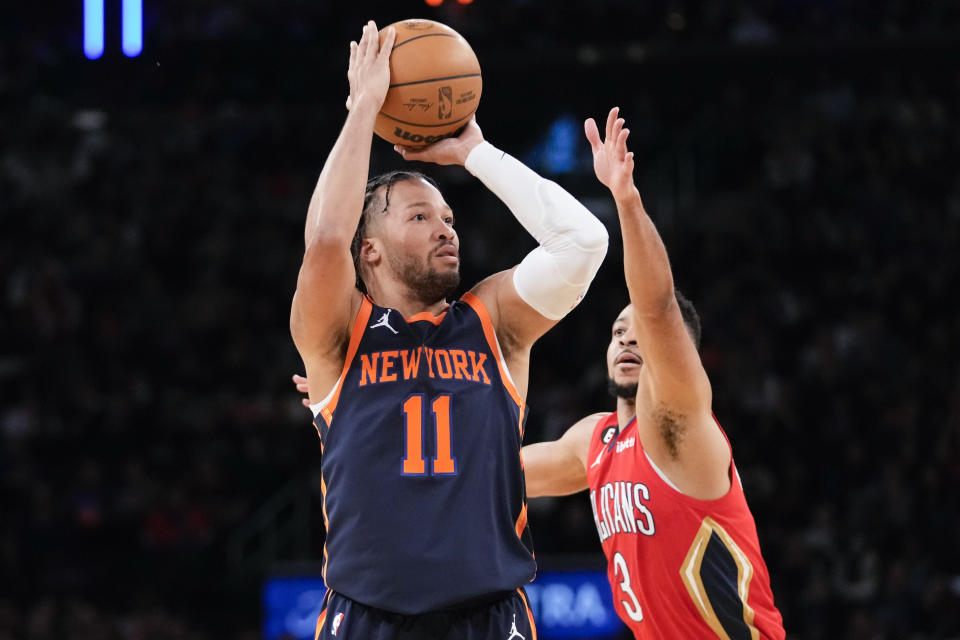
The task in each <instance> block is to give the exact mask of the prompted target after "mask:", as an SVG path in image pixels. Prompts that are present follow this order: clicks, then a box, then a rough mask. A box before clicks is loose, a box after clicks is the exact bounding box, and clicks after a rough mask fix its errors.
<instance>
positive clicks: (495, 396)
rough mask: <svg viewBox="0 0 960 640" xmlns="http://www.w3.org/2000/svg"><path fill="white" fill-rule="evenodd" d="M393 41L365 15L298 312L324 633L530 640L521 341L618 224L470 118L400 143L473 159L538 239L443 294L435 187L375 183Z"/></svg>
mask: <svg viewBox="0 0 960 640" xmlns="http://www.w3.org/2000/svg"><path fill="white" fill-rule="evenodd" d="M394 38H395V34H394V33H393V32H392V30H388V33H387V34H386V37H385V39H384V42H383V44H382V45H380V44H379V43H378V33H377V27H376V25H375V24H374V23H373V22H372V21H371V22H370V23H368V24H367V25H366V26H365V27H364V29H363V35H362V37H361V38H360V41H359V43H351V45H350V63H349V68H348V71H347V77H348V80H349V83H350V97H349V105H350V109H349V113H348V115H347V117H346V122H345V123H344V125H343V129H342V130H341V132H340V135H339V137H338V138H337V141H336V143H335V144H334V146H333V149H332V150H331V152H330V154H329V156H328V157H327V160H326V163H325V164H324V167H323V170H322V172H321V174H320V177H319V180H318V182H317V186H316V189H315V191H314V194H313V197H312V199H311V201H310V205H309V208H308V212H307V220H306V225H305V234H304V235H305V242H306V250H305V252H304V256H303V264H302V266H301V268H300V273H299V276H298V280H297V288H296V293H295V294H294V298H293V305H292V310H291V317H290V327H291V333H292V335H293V340H294V343H295V344H296V346H297V349H298V351H299V353H300V355H301V358H302V359H303V362H304V366H305V368H306V373H307V375H308V377H309V379H310V382H311V385H310V386H311V388H310V391H309V395H310V397H309V400H310V406H311V409H312V410H313V414H314V424H315V426H316V428H317V431H318V432H319V435H320V441H321V451H322V457H321V467H320V468H321V476H322V490H323V496H324V497H323V515H324V520H325V524H326V529H327V538H326V543H325V547H324V567H323V575H324V580H325V582H326V584H327V587H328V591H327V597H326V601H325V607H324V610H323V612H322V613H321V615H320V618H319V619H318V622H317V635H316V637H317V638H333V637H336V638H341V639H342V638H363V639H369V638H377V639H383V640H388V639H393V638H396V639H407V638H410V639H412V638H501V637H503V638H506V637H508V636H509V635H511V633H515V635H514V637H522V638H527V640H532V639H533V638H535V637H536V635H535V629H534V627H533V620H532V618H531V616H530V612H529V607H528V606H527V602H526V596H525V594H524V592H523V589H522V587H523V585H525V584H526V583H528V582H529V581H530V580H531V579H532V578H533V576H534V571H535V563H534V560H533V556H532V548H531V541H530V536H529V532H528V529H527V526H526V504H525V501H524V485H523V483H524V479H523V470H522V465H521V457H520V450H521V442H522V435H523V425H524V421H525V418H526V415H525V414H526V407H525V401H524V398H525V397H526V392H527V378H528V365H529V358H530V349H531V346H532V345H533V343H534V341H535V340H537V338H539V337H540V336H541V335H542V334H543V333H545V332H546V331H547V330H548V329H549V328H550V327H552V326H553V325H554V324H555V323H556V322H557V321H558V320H559V319H560V318H562V317H563V316H564V315H565V314H566V313H567V312H568V311H569V310H570V309H571V308H572V307H573V306H575V305H576V304H577V302H578V301H579V300H580V299H581V298H582V296H583V295H584V293H585V292H586V290H587V287H588V285H589V284H590V282H591V280H592V279H593V277H594V275H595V274H596V271H597V269H598V268H599V266H600V263H601V262H602V260H603V257H604V255H605V253H606V249H607V233H606V230H605V229H604V227H603V225H602V224H601V223H600V222H599V221H598V220H597V219H596V218H594V217H593V215H591V214H590V212H589V211H587V209H586V208H584V207H583V206H582V205H581V204H580V203H579V202H577V201H576V200H575V199H574V198H573V197H572V196H571V195H569V194H568V193H567V192H565V191H564V190H563V189H561V188H560V187H559V186H557V185H556V184H554V183H552V182H549V181H547V180H545V179H543V178H541V177H540V176H538V175H537V174H536V173H534V172H533V171H531V170H530V169H529V168H527V167H526V166H524V165H523V164H521V163H520V162H518V161H517V160H515V159H514V158H512V157H510V156H509V155H506V154H504V153H503V152H501V151H499V150H498V149H496V148H495V147H493V146H492V145H491V144H490V143H489V142H486V141H484V139H483V135H482V133H481V131H480V128H479V127H478V126H477V124H476V123H475V122H473V121H471V122H470V124H469V125H468V126H467V127H466V129H465V130H464V131H463V133H462V134H460V135H459V136H458V137H456V138H449V139H446V140H443V141H441V142H438V143H436V144H434V145H431V146H429V147H426V148H424V149H420V150H413V149H407V148H402V147H401V148H398V151H399V152H400V153H401V155H402V156H403V157H404V158H406V159H410V160H421V161H425V162H433V163H436V164H456V165H461V166H464V167H465V168H466V169H467V171H469V172H470V173H471V174H473V175H474V176H476V177H477V178H479V179H480V181H481V182H483V184H485V185H486V186H487V187H488V188H489V189H490V190H491V191H493V192H494V193H495V194H496V195H497V196H498V197H499V198H500V199H501V200H502V201H503V202H504V203H505V204H506V205H507V207H508V208H509V209H510V211H511V212H512V213H513V214H514V215H515V216H516V218H517V220H518V221H519V222H520V223H521V225H522V226H523V227H524V228H525V229H526V230H527V231H528V232H529V233H530V234H531V235H533V236H534V238H536V239H537V240H538V242H539V243H540V245H539V246H538V247H537V248H536V249H534V250H533V251H532V252H531V253H530V254H529V255H527V256H526V257H525V258H524V259H523V261H522V262H521V263H520V264H519V265H517V266H516V267H514V268H512V269H508V270H506V271H503V272H500V273H497V274H494V275H492V276H490V277H488V278H487V279H485V280H483V281H482V282H480V283H479V284H477V285H476V286H474V287H473V288H472V289H470V290H469V292H467V293H465V294H464V295H463V296H462V297H461V298H460V299H459V300H455V301H453V302H448V300H447V296H448V295H449V294H450V293H451V292H452V291H453V290H454V289H455V288H456V287H457V286H458V283H459V266H460V255H459V248H460V238H459V236H458V234H457V232H456V230H455V228H454V218H453V212H452V210H451V208H450V206H449V205H448V203H447V202H446V200H445V199H444V197H443V194H442V193H441V192H440V191H439V190H438V189H437V187H436V185H435V184H434V183H433V181H432V180H430V179H429V178H427V177H425V176H423V175H421V174H417V173H413V172H394V173H391V174H388V175H386V176H380V177H377V178H374V179H372V180H370V181H369V182H368V180H367V171H368V167H369V163H370V149H371V144H372V138H373V128H374V121H375V119H376V116H377V113H378V112H379V111H380V108H381V105H382V104H383V102H384V99H385V95H386V93H387V89H388V85H389V83H390V72H389V68H388V58H389V54H390V49H391V47H392V45H393V42H394ZM358 287H359V288H358ZM361 289H362V290H361Z"/></svg>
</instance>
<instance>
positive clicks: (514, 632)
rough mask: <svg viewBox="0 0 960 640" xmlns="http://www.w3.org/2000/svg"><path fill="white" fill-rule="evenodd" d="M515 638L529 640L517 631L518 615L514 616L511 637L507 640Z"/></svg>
mask: <svg viewBox="0 0 960 640" xmlns="http://www.w3.org/2000/svg"><path fill="white" fill-rule="evenodd" d="M514 638H520V640H527V639H526V638H524V637H523V634H522V633H520V632H519V631H517V614H513V624H512V625H511V626H510V635H509V636H507V640H513V639H514Z"/></svg>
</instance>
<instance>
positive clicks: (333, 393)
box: [310, 296, 373, 426]
mask: <svg viewBox="0 0 960 640" xmlns="http://www.w3.org/2000/svg"><path fill="white" fill-rule="evenodd" d="M372 312H373V304H372V303H371V302H370V300H369V298H367V297H366V296H364V297H363V300H362V301H361V302H360V310H359V311H357V317H356V319H355V320H354V321H353V329H352V330H351V332H350V343H349V345H348V346H347V356H346V358H344V360H343V369H342V370H341V371H340V377H339V378H337V383H336V384H335V385H333V389H331V390H330V393H328V394H327V397H326V398H324V399H323V400H321V401H320V402H318V403H316V404H311V405H310V410H311V411H313V415H314V417H316V416H318V415H322V416H323V419H324V420H326V422H327V426H330V423H331V422H332V421H333V412H334V411H335V410H336V408H337V401H338V400H339V399H340V390H341V389H342V388H343V381H344V380H345V379H346V377H347V371H349V370H350V365H351V364H352V363H353V358H354V357H355V356H356V355H357V348H359V346H360V339H361V338H362V337H363V332H364V331H365V330H366V328H367V321H368V320H370V314H371V313H372Z"/></svg>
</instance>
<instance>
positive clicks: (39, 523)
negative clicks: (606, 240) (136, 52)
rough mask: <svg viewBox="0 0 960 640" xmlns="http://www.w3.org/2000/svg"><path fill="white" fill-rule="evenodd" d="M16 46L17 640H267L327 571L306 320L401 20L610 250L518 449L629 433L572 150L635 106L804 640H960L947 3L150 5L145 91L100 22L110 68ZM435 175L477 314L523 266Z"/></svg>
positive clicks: (488, 216)
mask: <svg viewBox="0 0 960 640" xmlns="http://www.w3.org/2000/svg"><path fill="white" fill-rule="evenodd" d="M117 4H118V5H119V2H118V3H117ZM107 7H108V10H109V9H110V7H111V3H110V2H109V1H108V2H107ZM117 10H118V11H119V7H117ZM108 13H109V11H108ZM5 14H6V17H5V19H4V20H3V21H2V22H0V501H2V502H0V504H2V506H0V575H2V576H3V580H2V582H0V639H2V640H13V639H21V638H23V639H26V638H29V639H34V638H35V639H38V640H46V639H52V638H64V637H67V638H72V639H76V640H88V639H89V640H93V639H109V640H112V639H118V640H119V639H123V640H127V639H131V640H148V639H153V638H158V639H159V638H191V639H192V638H226V637H231V638H237V639H252V638H257V637H259V633H260V631H259V625H260V618H259V616H260V611H259V606H260V605H259V600H258V598H259V595H258V586H259V584H260V582H261V580H262V578H263V576H264V574H265V573H266V572H268V571H269V570H270V568H271V567H274V568H275V567H276V566H277V564H278V563H301V564H303V563H307V564H309V563H310V562H316V561H317V559H318V558H319V556H320V550H321V548H322V543H323V529H322V520H321V518H320V515H319V510H318V509H317V508H316V505H317V500H318V498H319V487H318V473H319V461H320V447H319V442H318V440H317V438H316V433H315V431H314V429H313V427H312V426H311V423H310V416H309V414H308V412H307V411H306V410H305V409H304V408H303V407H302V406H301V405H300V399H299V396H298V394H297V393H296V392H295V390H294V388H293V386H292V384H291V383H290V381H289V378H290V375H291V374H293V373H297V372H302V365H301V363H300V362H299V359H298V357H297V354H296V351H295V350H294V348H293V345H292V343H291V340H290V337H289V332H288V311H289V302H290V298H291V295H292V292H293V288H294V285H295V279H296V273H297V269H298V267H299V262H300V258H301V255H302V253H301V252H302V242H303V236H302V224H303V220H304V216H305V211H306V205H307V202H308V200H309V197H310V194H311V192H312V189H313V185H314V182H315V180H316V177H317V175H318V173H319V171H320V168H321V167H322V164H323V161H324V159H325V156H326V153H327V151H328V150H329V148H330V146H331V144H332V143H333V140H334V139H335V137H336V135H337V133H338V131H339V128H340V126H341V124H342V120H343V117H344V109H343V102H344V99H345V97H346V95H347V83H346V78H345V69H346V62H347V43H348V41H349V40H350V39H355V38H358V36H359V31H360V28H361V26H362V24H363V22H364V21H365V20H366V19H369V18H373V19H376V20H377V21H378V24H380V25H381V26H383V25H385V24H388V23H389V22H392V21H394V20H398V19H402V18H407V17H427V18H433V19H436V20H440V21H442V22H445V23H447V24H449V25H451V26H453V27H454V28H455V29H457V30H459V31H460V32H461V33H462V34H463V35H464V36H465V37H467V39H468V40H469V41H470V42H471V44H472V45H473V46H474V49H475V50H476V52H477V54H478V57H479V59H480V62H481V65H482V66H483V69H484V82H485V86H484V93H483V98H482V100H481V106H480V110H479V112H478V122H479V124H480V126H481V127H482V128H483V130H484V132H485V134H486V136H487V138H488V139H489V140H490V141H491V142H493V143H494V144H495V145H497V146H499V147H501V148H502V149H504V150H506V151H508V152H510V153H512V154H513V155H515V156H517V157H519V158H521V159H523V160H525V161H526V162H528V163H529V164H530V165H531V166H533V167H535V168H536V169H537V170H538V171H540V172H541V173H543V174H544V175H547V176H548V177H550V178H552V179H554V180H556V181H557V182H559V183H560V184H562V185H564V186H565V187H566V188H568V189H569V190H570V191H571V192H572V193H574V194H575V195H577V196H579V197H581V198H582V199H583V200H584V202H585V203H587V204H588V206H589V207H590V208H591V210H593V211H594V212H595V213H596V214H597V215H598V216H600V217H601V218H602V219H603V220H604V221H605V222H606V224H607V226H608V228H609V229H610V230H611V239H612V242H611V250H610V254H609V256H608V258H607V260H606V262H605V264H604V266H603V268H602V270H601V273H600V275H599V276H598V279H597V281H596V282H595V284H594V285H593V287H592V288H591V290H590V292H589V294H588V296H587V298H586V300H585V302H584V303H583V304H582V305H581V306H580V307H579V308H578V309H576V310H575V311H574V312H573V313H572V314H571V315H570V316H569V317H568V318H567V319H566V320H564V321H563V322H562V323H561V324H560V325H559V326H558V327H557V328H556V329H555V330H553V331H551V333H550V334H549V335H548V336H547V337H546V338H545V339H543V340H542V341H541V342H540V343H539V344H538V346H537V347H536V348H535V351H534V357H533V367H532V371H531V384H530V394H529V404H530V406H531V413H530V418H529V424H528V431H527V435H526V438H527V441H528V442H535V441H539V440H542V439H548V438H549V439H552V438H555V437H557V436H558V435H559V434H561V433H562V432H563V431H564V430H565V428H566V427H567V426H569V425H570V424H572V422H573V421H575V420H576V419H578V418H580V417H582V416H583V415H586V414H588V413H591V412H594V411H600V410H607V409H612V408H613V407H614V400H613V398H612V397H609V396H608V395H606V391H605V389H606V380H605V377H606V370H605V364H604V349H605V345H606V343H607V341H608V340H609V331H610V325H611V323H612V320H613V318H614V317H615V314H616V313H617V312H618V311H619V310H620V308H621V307H622V306H623V305H624V304H625V303H626V291H625V287H624V284H623V276H622V270H621V264H622V262H621V257H622V254H621V252H620V246H619V233H618V227H617V221H616V212H615V210H614V209H613V208H612V206H611V202H610V201H609V198H608V197H607V194H606V193H605V191H604V189H603V188H602V186H601V185H599V183H597V182H596V180H595V179H594V177H593V174H592V168H591V165H590V156H589V148H588V145H587V144H586V142H585V141H584V140H583V139H582V132H581V128H580V127H581V121H582V120H583V118H585V117H587V116H593V117H596V118H598V119H599V118H601V117H603V116H604V115H605V114H606V111H607V110H608V109H609V107H610V106H613V105H615V104H616V105H619V106H620V107H621V109H622V113H623V115H624V117H625V118H626V119H627V122H628V126H629V127H630V128H631V131H632V135H631V137H630V146H631V148H632V149H633V150H634V151H635V152H636V156H637V166H638V174H637V178H638V182H639V183H640V185H641V187H642V189H641V191H642V194H643V196H644V198H645V202H646V205H647V208H648V209H649V211H650V213H651V215H652V216H653V218H654V220H655V221H656V222H657V224H658V226H659V228H660V230H661V233H662V235H663V236H664V239H665V242H666V244H667V248H668V250H669V252H670V255H671V259H672V263H673V268H674V273H675V278H676V281H677V284H678V286H679V288H680V289H682V290H683V291H684V292H685V293H686V295H687V296H688V297H689V298H690V299H691V300H692V301H693V302H694V303H695V304H696V305H697V307H698V309H699V312H700V314H701V317H702V320H703V324H704V337H703V348H702V356H703V360H704V362H705V365H706V367H707V369H708V371H709V374H710V376H711V379H712V381H713V386H714V403H715V405H714V410H715V413H716V415H717V416H718V419H719V420H720V422H721V424H722V425H723V426H724V428H725V430H726V431H727V433H728V434H729V436H730V437H731V439H732V442H733V447H734V455H735V458H736V461H737V465H738V468H739V470H740V473H741V474H742V477H743V480H744V484H745V486H746V491H747V498H748V500H749V502H750V505H751V508H752V510H753V513H754V516H755V518H756V521H757V525H758V529H759V534H760V541H761V544H762V547H763V551H764V555H765V558H766V560H767V564H768V566H769V568H770V572H771V575H772V581H773V588H774V594H775V597H776V602H777V604H778V606H779V607H780V609H781V611H782V612H783V615H784V619H785V624H786V628H787V630H788V637H790V638H794V639H802V640H814V639H826V638H830V639H833V638H851V639H863V640H873V639H891V640H892V639H902V638H909V639H917V640H919V639H933V638H960V545H958V543H957V541H958V540H960V497H958V495H960V491H958V489H960V357H958V355H960V311H958V308H960V307H958V304H957V295H958V294H960V258H958V255H957V251H958V249H960V5H958V4H957V3H956V2H953V1H950V0H930V1H928V2H923V3H915V2H907V1H905V0H883V1H880V2H868V1H866V0H740V1H734V2H724V1H721V0H710V1H705V2H690V1H688V2H684V1H681V0H667V1H665V0H651V1H648V2H636V1H634V0H594V1H592V2H590V3H566V4H563V3H548V2H545V1H542V0H512V1H510V2H492V1H489V0H476V1H475V2H473V3H472V4H469V5H461V4H458V3H456V2H453V0H446V2H445V3H444V4H443V5H441V6H439V7H436V8H434V7H428V6H427V5H425V4H422V3H421V2H414V1H413V0H403V1H398V0H393V1H391V2H386V1H385V0H382V1H379V2H373V1H371V2H356V3H341V4H339V5H334V4H333V3H327V2H307V1H306V0H273V1H270V2H267V1H265V0H244V1H240V2H230V3H227V2H222V1H219V0H203V1H194V0H191V1H190V2H186V1H185V0H170V1H168V2H165V3H162V6H161V4H160V3H152V2H151V1H150V0H146V2H145V18H146V32H145V47H144V53H143V55H141V56H140V57H138V58H134V59H126V58H123V57H122V56H121V55H120V52H119V44H115V43H114V42H113V40H112V39H111V35H110V34H111V32H110V29H111V26H110V24H111V23H110V22H109V21H108V38H107V51H106V54H105V55H104V57H103V58H102V59H100V60H98V61H88V60H85V59H84V58H83V54H82V46H81V17H80V11H79V8H76V7H74V8H73V9H71V10H70V11H68V12H66V13H63V14H59V15H58V14H56V13H51V9H50V8H49V7H46V6H45V5H42V4H41V3H20V4H18V5H16V6H9V7H6V8H5ZM116 40H117V42H118V38H117V39H116ZM374 147H375V151H374V157H373V160H372V170H373V171H374V172H377V171H382V170H387V169H391V168H395V167H398V166H400V165H401V164H402V159H400V158H399V156H397V155H396V154H394V153H393V151H392V150H391V149H390V147H389V145H387V144H386V143H383V142H382V141H376V142H375V145H374ZM420 168H422V169H424V170H425V171H427V172H428V173H430V174H431V175H432V176H434V177H436V178H437V179H438V181H439V182H440V184H441V187H442V188H443V190H444V192H445V195H446V198H447V200H448V202H450V203H451V205H452V206H453V209H454V211H455V213H456V216H457V220H458V227H459V232H460V234H461V237H462V245H463V249H462V253H463V255H464V262H465V264H464V268H463V275H464V278H463V284H464V286H463V289H464V290H465V289H466V288H468V287H469V286H470V285H472V284H473V283H474V282H476V281H477V280H479V279H480V278H481V277H483V276H484V275H486V274H489V273H491V272H493V271H495V270H500V269H503V268H508V267H510V266H511V265H513V264H515V263H516V262H517V261H519V259H521V258H522V257H523V255H525V253H526V252H527V251H529V250H530V249H531V248H532V247H533V246H534V243H533V240H532V239H531V238H529V237H528V236H527V235H526V233H525V232H524V231H523V230H522V228H521V227H520V226H519V225H518V224H517V223H516V222H515V220H514V219H513V218H512V216H511V215H510V214H509V212H507V211H506V209H505V208H504V207H503V206H501V205H500V204H499V203H498V202H497V201H496V199H495V198H494V197H493V196H491V195H490V194H488V193H487V192H486V191H485V189H483V188H482V186H479V185H478V183H477V182H476V181H475V180H474V179H473V178H471V177H470V176H469V175H467V174H466V173H465V172H464V171H463V170H462V169H458V168H436V167H420ZM311 505H312V508H311ZM530 522H531V527H532V531H533V535H534V541H535V544H536V547H537V552H538V557H542V558H546V559H550V558H563V557H566V556H569V555H575V556H577V557H582V556H584V555H587V556H591V557H599V553H600V552H599V543H598V539H597V535H596V533H595V530H594V525H593V520H592V516H591V512H590V508H589V504H588V501H587V499H586V497H585V495H577V496H571V497H569V498H564V499H557V500H536V501H533V502H532V504H531V520H530Z"/></svg>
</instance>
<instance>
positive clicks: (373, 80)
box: [347, 20, 397, 111]
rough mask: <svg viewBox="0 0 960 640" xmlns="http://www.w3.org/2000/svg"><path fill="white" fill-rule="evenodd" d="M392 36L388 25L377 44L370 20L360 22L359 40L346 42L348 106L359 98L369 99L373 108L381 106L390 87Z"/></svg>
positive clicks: (375, 29) (378, 108)
mask: <svg viewBox="0 0 960 640" xmlns="http://www.w3.org/2000/svg"><path fill="white" fill-rule="evenodd" d="M396 37H397V34H396V31H395V30H394V29H392V28H388V29H387V35H386V38H385V39H384V41H383V46H380V40H379V33H378V31H377V25H376V23H374V21H373V20H371V21H370V22H368V23H367V24H366V25H364V27H363V35H362V36H361V37H360V42H359V43H357V42H351V43H350V65H349V66H348V67H347V80H349V81H350V96H349V97H348V98H347V108H348V109H350V108H352V107H354V106H356V105H358V104H360V103H361V102H369V103H370V104H371V106H372V107H375V108H376V110H377V111H379V110H380V107H381V106H383V101H384V99H385V98H386V97H387V89H389V88H390V51H391V49H393V43H394V40H395V39H396Z"/></svg>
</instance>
